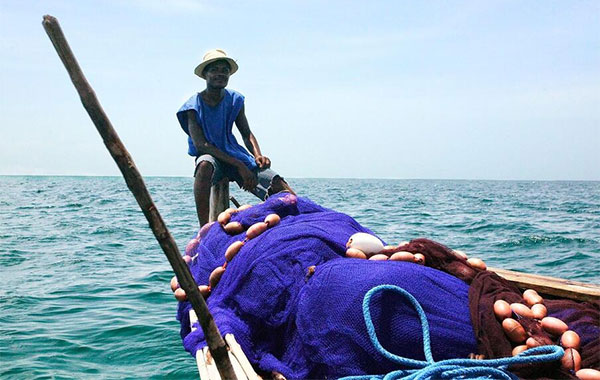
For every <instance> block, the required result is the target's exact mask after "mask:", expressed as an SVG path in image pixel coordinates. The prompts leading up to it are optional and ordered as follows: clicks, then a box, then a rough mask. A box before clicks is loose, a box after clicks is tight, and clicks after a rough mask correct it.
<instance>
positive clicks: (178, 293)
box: [173, 288, 187, 302]
mask: <svg viewBox="0 0 600 380" xmlns="http://www.w3.org/2000/svg"><path fill="white" fill-rule="evenodd" d="M173 295H174V296H175V299H176V300H177V301H179V302H183V301H185V300H187V294H185V290H183V289H181V288H178V289H175V292H173Z"/></svg>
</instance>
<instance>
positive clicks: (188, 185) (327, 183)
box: [0, 176, 600, 379]
mask: <svg viewBox="0 0 600 380" xmlns="http://www.w3.org/2000/svg"><path fill="white" fill-rule="evenodd" d="M146 183H147V185H148V188H149V190H150V193H151V194H152V196H153V198H154V201H155V203H156V204H157V207H158V210H159V211H160V212H161V214H162V215H163V218H164V220H165V221H166V223H167V225H168V227H169V228H170V230H171V232H172V234H173V235H174V237H175V240H176V241H177V243H178V245H179V247H180V249H181V250H182V251H183V247H185V244H186V243H187V242H188V240H189V239H190V238H191V237H193V235H194V234H195V233H196V232H197V221H196V213H195V208H194V203H193V195H192V178H166V177H152V178H147V179H146ZM290 183H291V184H292V186H293V187H294V189H295V190H297V192H298V193H299V194H300V195H302V196H307V197H309V198H311V199H312V200H313V201H316V202H317V203H320V204H321V205H323V206H325V207H328V208H332V209H335V210H337V211H341V212H344V213H347V214H349V215H351V216H353V217H354V218H355V219H357V220H358V221H359V222H360V223H361V224H363V225H364V226H366V227H369V228H370V229H371V230H373V231H374V232H376V233H377V234H378V235H379V236H380V237H381V238H382V239H383V240H385V241H386V242H387V243H390V244H397V243H399V242H401V241H405V240H410V239H413V238H416V237H428V238H431V239H434V240H436V241H439V242H441V243H443V244H445V245H447V246H449V247H451V248H454V249H461V250H463V251H465V252H467V253H468V254H469V256H473V257H480V258H482V259H484V260H485V261H486V263H487V264H488V265H489V266H495V267H502V268H505V269H512V270H519V271H525V272H531V273H538V274H543V275H549V276H556V277H562V278H567V279H572V280H578V281H583V282H592V283H595V284H598V283H600V182H543V181H541V182H540V181H523V182H521V181H447V180H375V179H372V180H363V179H361V180H356V179H290ZM234 187H235V186H234V185H232V195H234V196H235V197H236V198H237V199H238V200H239V201H240V202H241V203H255V201H254V199H253V198H252V197H251V196H249V195H248V194H247V193H243V192H241V191H239V190H237V189H233V188H234ZM172 275H173V273H172V271H171V269H170V266H169V264H168V262H167V260H166V258H165V257H164V255H163V253H162V251H161V250H160V248H159V246H158V244H157V243H156V242H155V240H154V237H153V235H152V233H151V231H150V229H149V228H148V224H147V222H146V221H145V219H144V216H143V214H142V213H141V211H140V210H139V208H138V206H137V203H136V202H135V200H134V198H133V196H132V195H131V194H130V193H129V190H128V189H127V187H126V185H125V183H124V181H123V179H122V178H120V177H13V176H5V177H2V176H0V279H1V281H0V378H2V379H12V378H15V379H71V378H74V379H86V378H93V379H102V378H106V379H126V378H130V379H140V378H145V379H146V378H156V379H164V378H173V379H188V378H189V379H193V378H198V373H197V370H196V366H195V361H194V359H193V358H192V357H191V356H190V355H189V354H187V353H186V352H185V351H184V350H183V348H182V346H181V342H180V337H179V325H178V323H177V321H176V320H175V313H176V301H175V300H174V298H173V296H172V293H171V290H170V288H169V280H170V278H171V277H172Z"/></svg>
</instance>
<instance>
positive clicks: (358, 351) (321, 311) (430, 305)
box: [177, 194, 477, 379]
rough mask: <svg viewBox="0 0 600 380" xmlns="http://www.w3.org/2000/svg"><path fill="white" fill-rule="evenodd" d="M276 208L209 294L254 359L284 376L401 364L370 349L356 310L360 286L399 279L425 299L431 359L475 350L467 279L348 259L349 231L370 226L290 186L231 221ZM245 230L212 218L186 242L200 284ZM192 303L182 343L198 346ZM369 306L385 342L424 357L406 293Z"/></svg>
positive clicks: (252, 219) (221, 323)
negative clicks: (231, 231)
mask: <svg viewBox="0 0 600 380" xmlns="http://www.w3.org/2000/svg"><path fill="white" fill-rule="evenodd" d="M272 213H276V214H278V215H279V216H280V217H281V222H280V223H279V224H278V225H276V226H274V227H272V228H269V229H267V230H266V231H265V232H264V233H262V234H261V235H259V236H258V237H256V238H254V239H251V240H249V241H248V242H247V243H246V244H245V245H244V246H243V248H242V249H241V250H240V252H239V253H238V254H237V255H236V256H235V258H234V259H233V260H232V261H231V262H229V263H228V264H227V266H226V270H225V273H224V275H223V276H222V278H221V280H220V282H219V284H218V285H217V286H216V287H214V288H213V289H212V292H211V295H210V297H209V298H208V299H207V303H208V307H209V309H210V311H211V313H212V315H213V316H214V319H215V322H216V324H217V326H218V327H219V329H220V331H221V333H222V334H226V333H232V334H234V335H235V337H236V339H237V341H238V342H239V343H240V345H241V346H242V349H243V350H244V352H245V353H246V355H247V356H248V359H249V360H250V362H251V363H252V364H253V365H255V366H256V367H257V368H260V369H261V370H264V371H272V370H276V371H278V372H280V373H282V374H283V375H285V376H286V377H287V378H288V379H291V378H325V377H336V376H343V375H357V374H374V373H386V372H389V371H391V370H393V369H397V365H395V364H393V363H390V362H389V361H387V360H386V359H384V358H383V357H381V355H380V354H379V353H377V352H376V351H375V348H374V347H373V344H372V343H371V342H370V340H369V337H368V334H367V330H366V327H365V322H364V318H363V314H362V300H363V297H364V295H365V294H366V293H367V291H369V290H370V289H371V288H373V287H374V286H377V285H380V284H392V285H398V286H400V287H402V288H404V289H406V290H407V291H408V292H410V293H411V294H412V295H413V296H414V297H415V298H416V299H417V300H418V301H419V302H420V303H421V305H422V307H423V309H424V310H425V313H426V314H427V318H428V320H429V324H430V331H431V341H432V342H431V343H432V351H433V355H434V358H435V360H443V359H448V358H454V357H463V358H466V357H467V356H468V354H469V353H471V352H475V351H476V349H477V343H476V340H475V336H474V333H473V328H472V325H471V320H470V314H469V301H468V290H469V287H468V285H467V284H465V283H464V282H463V281H461V280H459V279H458V278H456V277H454V276H451V275H449V274H447V273H444V272H441V271H438V270H436V269H432V268H429V267H424V266H420V265H417V264H413V263H405V262H391V261H385V262H374V261H368V260H357V259H349V258H345V257H344V256H345V251H346V247H345V243H346V242H347V240H348V238H349V237H350V236H351V235H352V234H354V233H356V232H367V233H372V232H371V231H369V230H368V229H366V228H364V227H362V226H361V225H359V224H358V223H357V222H356V221H355V220H354V219H352V218H351V217H349V216H348V215H345V214H342V213H339V212H335V211H332V210H328V209H326V208H323V207H321V206H319V205H317V204H315V203H313V202H311V201H310V200H308V199H306V198H300V197H296V196H294V195H291V194H276V195H274V196H272V197H270V198H269V199H268V200H267V201H266V202H264V203H263V204H260V205H256V206H254V207H252V208H250V209H247V210H245V211H241V212H239V213H236V214H234V215H233V216H232V218H231V220H232V221H239V222H241V223H242V225H243V226H244V227H245V228H247V227H249V226H251V225H252V224H254V223H256V222H262V221H263V220H264V218H265V217H266V216H267V215H268V214H272ZM244 237H245V232H242V233H240V234H239V235H236V236H231V235H228V234H227V233H226V232H225V231H224V229H223V227H222V226H221V225H219V224H217V223H215V224H212V225H210V226H205V227H204V228H203V229H202V230H201V231H200V232H199V238H198V239H194V240H192V241H191V242H190V244H188V247H187V249H186V254H188V255H190V256H195V258H194V259H193V261H192V262H191V263H190V269H191V271H192V274H193V275H194V278H195V279H196V281H197V282H198V284H199V285H202V284H208V279H209V275H210V273H211V272H212V271H213V270H214V269H215V268H216V267H218V266H222V265H223V264H224V262H225V257H224V254H225V250H226V249H227V247H228V246H229V245H230V244H231V243H233V242H235V241H239V240H243V239H244ZM198 240H199V242H198ZM312 266H315V268H314V274H313V273H312V271H311V270H310V267H312ZM190 309H191V305H190V304H189V303H188V302H183V303H180V304H179V309H178V313H177V318H178V320H179V321H180V322H181V336H182V338H183V345H184V347H185V349H186V350H187V351H189V352H190V353H191V354H195V352H196V350H198V349H201V348H202V347H204V346H205V345H206V343H205V341H204V335H203V333H202V330H201V329H200V328H198V329H197V330H195V331H194V332H191V331H190V328H189V316H188V312H189V310H190ZM371 310H372V316H373V322H374V324H375V326H376V330H377V335H378V337H379V339H380V341H381V342H382V344H383V346H384V347H385V348H386V349H388V350H389V351H391V352H393V353H395V354H397V355H400V356H405V357H409V358H414V359H420V360H424V355H423V352H422V351H423V349H422V347H423V346H422V336H421V327H420V323H419V321H418V318H417V314H416V312H415V311H414V310H413V308H412V307H411V306H410V305H409V304H408V303H407V301H406V300H404V299H402V298H401V297H399V296H397V295H394V294H385V293H384V294H380V295H377V296H376V297H374V299H373V302H372V306H371Z"/></svg>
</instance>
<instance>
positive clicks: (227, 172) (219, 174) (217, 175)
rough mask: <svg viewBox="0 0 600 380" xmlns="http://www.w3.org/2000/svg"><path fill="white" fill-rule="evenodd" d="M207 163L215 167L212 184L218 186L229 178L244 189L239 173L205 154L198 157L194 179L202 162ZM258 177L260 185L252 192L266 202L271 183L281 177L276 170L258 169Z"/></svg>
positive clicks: (256, 172) (255, 172) (256, 171)
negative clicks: (217, 184) (224, 179)
mask: <svg viewBox="0 0 600 380" xmlns="http://www.w3.org/2000/svg"><path fill="white" fill-rule="evenodd" d="M202 161H206V162H209V163H211V164H212V166H213V169H214V170H213V175H212V184H213V185H214V184H216V183H218V182H219V181H221V180H222V179H223V178H226V177H227V178H229V180H230V181H235V182H236V183H237V184H238V185H239V186H240V187H242V184H243V180H242V178H241V177H240V175H239V174H238V171H237V170H236V169H235V168H234V167H233V166H231V165H229V164H226V163H224V162H222V161H219V160H217V159H216V158H215V157H213V156H211V155H210V154H204V155H202V156H199V157H196V166H195V169H194V177H195V176H196V171H197V170H198V165H199V164H200V163H201V162H202ZM254 174H256V177H257V178H258V185H256V187H255V188H254V189H252V190H251V191H250V192H251V193H252V194H254V195H256V196H257V197H258V198H259V199H261V200H265V199H266V198H267V192H268V189H269V186H271V181H272V180H273V178H275V177H277V176H279V175H278V174H277V172H275V170H272V169H258V170H255V171H254Z"/></svg>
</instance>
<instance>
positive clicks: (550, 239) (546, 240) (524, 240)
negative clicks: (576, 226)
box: [497, 235, 597, 248]
mask: <svg viewBox="0 0 600 380" xmlns="http://www.w3.org/2000/svg"><path fill="white" fill-rule="evenodd" d="M586 244H590V245H591V244H597V242H596V241H595V240H592V239H585V238H570V237H565V236H545V235H530V236H522V237H519V238H518V239H514V240H508V241H503V242H500V243H498V244H497V246H498V247H500V248H513V247H519V248H535V247H540V246H557V245H563V246H564V245H586Z"/></svg>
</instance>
